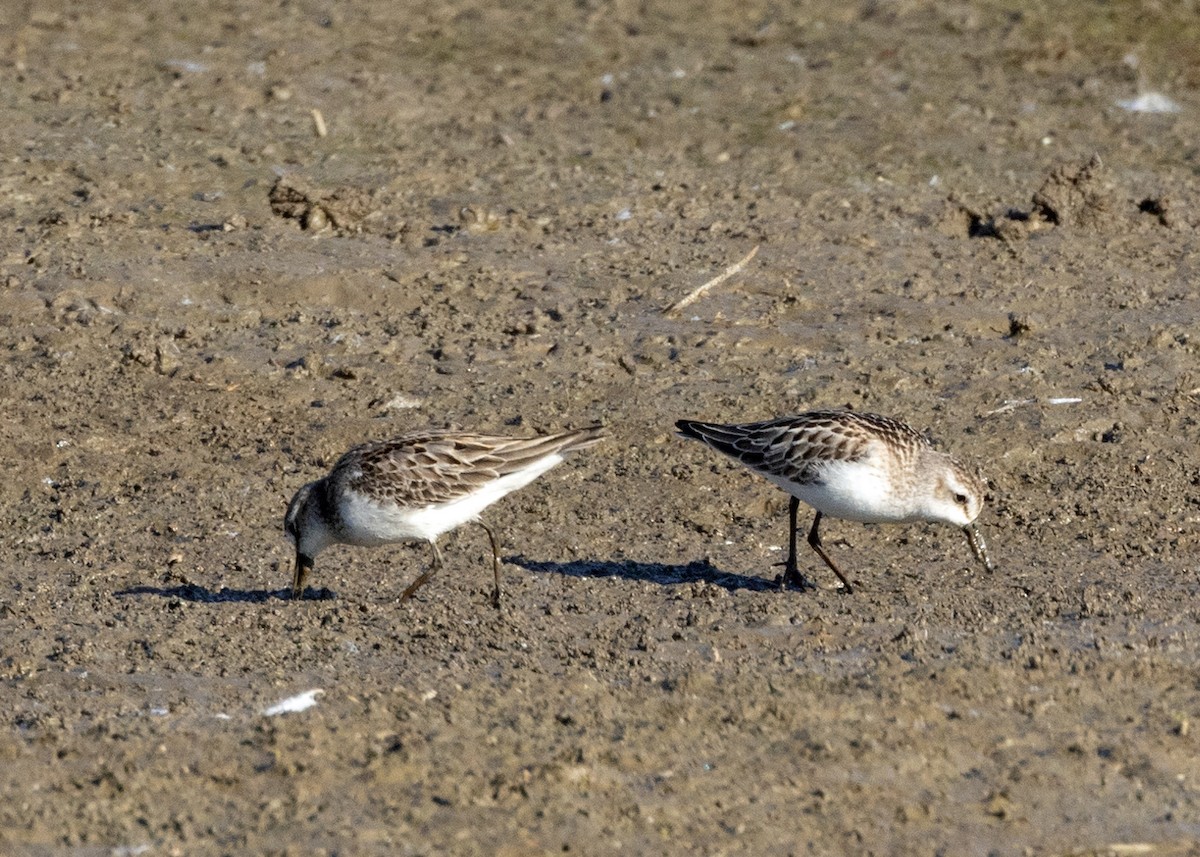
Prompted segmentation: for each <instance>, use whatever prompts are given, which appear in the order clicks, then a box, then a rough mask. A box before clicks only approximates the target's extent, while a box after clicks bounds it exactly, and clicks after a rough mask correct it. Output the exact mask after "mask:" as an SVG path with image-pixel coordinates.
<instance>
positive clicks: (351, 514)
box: [340, 455, 562, 547]
mask: <svg viewBox="0 0 1200 857" xmlns="http://www.w3.org/2000/svg"><path fill="white" fill-rule="evenodd" d="M560 461H562V456H561V455H548V456H546V457H545V458H542V459H539V460H538V461H536V462H534V463H533V464H532V465H531V466H529V467H527V468H525V469H524V470H521V471H519V472H517V473H510V474H508V475H507V476H502V477H500V478H499V479H497V480H496V481H494V482H490V483H488V484H487V485H484V486H482V487H481V488H479V489H478V490H477V491H475V492H473V493H471V494H467V495H466V496H464V497H460V498H458V499H457V500H452V501H450V502H449V503H441V504H437V505H433V506H418V507H411V508H406V507H402V506H397V505H395V504H393V503H386V502H385V503H380V502H377V501H375V500H373V499H371V498H370V497H368V496H367V495H365V494H360V493H358V492H356V491H350V492H347V494H346V497H345V500H344V502H343V503H342V506H341V509H340V512H341V519H342V532H341V534H340V535H341V539H340V540H341V541H343V542H345V543H346V544H351V545H360V546H364V547H371V546H375V545H384V544H389V543H390V542H399V541H408V540H413V539H421V540H424V541H433V540H434V539H436V538H437V537H438V536H440V535H442V534H443V533H447V532H449V531H450V530H453V529H454V528H455V527H458V526H461V525H462V524H465V523H466V522H467V521H474V520H477V519H478V518H479V514H480V512H482V511H483V510H484V509H486V508H487V507H488V506H490V505H492V504H493V503H495V502H496V501H497V500H499V499H500V498H501V497H504V496H505V495H506V494H511V493H512V492H513V491H516V490H517V489H519V488H523V487H524V486H526V485H528V484H529V483H530V482H532V481H533V480H534V479H537V478H538V477H539V476H541V475H542V474H543V473H545V472H546V471H547V470H549V469H550V468H551V467H553V466H554V465H556V464H558V463H559V462H560Z"/></svg>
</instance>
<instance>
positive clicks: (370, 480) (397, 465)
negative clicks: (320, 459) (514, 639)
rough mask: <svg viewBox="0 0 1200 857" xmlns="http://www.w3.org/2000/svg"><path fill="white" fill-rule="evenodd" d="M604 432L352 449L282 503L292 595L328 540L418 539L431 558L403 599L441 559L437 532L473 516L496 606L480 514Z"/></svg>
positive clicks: (456, 436)
mask: <svg viewBox="0 0 1200 857" xmlns="http://www.w3.org/2000/svg"><path fill="white" fill-rule="evenodd" d="M603 437H604V434H603V431H602V429H601V427H600V426H592V427H590V428H585V429H579V430H577V431H567V432H562V433H560V434H552V435H543V436H540V437H515V438H514V437H496V436H492V435H480V434H469V433H464V432H454V431H425V432H420V433H414V434H408V435H404V436H403V437H397V438H393V439H392V440H384V441H377V442H374V443H367V444H363V445H362V446H357V447H355V448H354V449H351V450H350V451H349V452H347V453H346V454H345V455H343V456H342V457H341V458H340V459H338V461H337V463H336V464H334V466H333V469H332V470H331V471H330V472H329V474H328V475H327V476H324V477H323V478H321V479H318V480H316V481H315V482H310V483H308V484H307V485H305V486H304V487H303V488H301V489H300V490H299V491H297V492H296V496H294V497H293V498H292V502H291V503H290V504H289V505H288V510H287V516H286V517H285V518H284V522H283V528H284V530H285V531H286V532H287V534H288V535H289V536H290V537H291V538H292V540H293V541H294V542H295V544H296V565H295V573H294V576H293V578H292V597H293V598H301V597H302V596H303V593H304V581H305V579H306V578H307V576H308V572H309V571H310V570H311V569H312V567H313V561H314V559H315V558H316V556H317V554H318V553H320V552H321V551H322V550H324V549H325V548H327V547H329V546H330V545H334V544H347V545H362V546H368V547H373V546H377V545H385V544H390V543H393V542H399V541H408V540H424V541H427V542H429V545H430V547H431V548H432V549H433V564H432V567H431V568H430V569H429V570H428V571H425V572H423V573H422V574H421V575H420V576H418V577H417V578H416V580H414V581H413V582H412V583H410V584H409V585H408V588H407V589H405V590H404V592H403V593H402V594H401V595H400V601H401V602H403V601H406V600H407V599H409V598H411V597H412V594H413V593H414V592H416V591H417V590H418V589H419V588H420V587H421V586H422V585H423V584H424V583H426V582H427V581H428V580H429V578H430V575H431V574H432V573H433V572H435V571H437V570H439V569H440V568H441V567H442V552H441V551H440V550H439V549H438V546H437V537H438V536H440V535H442V534H443V533H446V532H449V531H450V530H453V529H454V528H455V527H457V526H459V525H460V524H463V523H466V522H468V521H474V522H475V523H477V524H479V525H480V526H481V527H483V529H484V530H485V531H486V532H487V534H488V540H489V541H490V542H491V547H492V571H493V575H494V577H495V588H494V589H493V590H492V604H493V605H494V606H496V607H499V606H500V550H499V547H498V546H497V543H496V536H495V534H494V533H493V532H492V530H491V528H490V527H488V525H487V524H485V523H483V521H481V520H480V519H479V514H480V513H481V512H482V511H483V510H484V509H486V508H487V507H488V506H490V505H491V504H492V503H495V502H496V501H497V500H499V499H500V498H501V497H504V496H505V495H506V494H510V493H511V492H513V491H516V490H517V489H518V488H522V487H524V486H525V485H528V484H529V483H530V482H532V481H533V480H534V479H536V478H537V477H539V476H541V475H542V474H543V473H545V472H546V471H547V470H549V469H550V468H551V467H554V465H556V464H558V463H559V462H561V461H562V460H563V456H564V455H566V454H567V453H569V452H573V451H574V450H577V449H584V448H585V447H589V446H592V445H593V444H595V443H598V442H599V441H600V440H602V439H603Z"/></svg>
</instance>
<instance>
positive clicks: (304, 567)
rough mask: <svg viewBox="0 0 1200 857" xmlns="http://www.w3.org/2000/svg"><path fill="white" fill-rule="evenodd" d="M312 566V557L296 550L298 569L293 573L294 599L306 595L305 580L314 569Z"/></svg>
mask: <svg viewBox="0 0 1200 857" xmlns="http://www.w3.org/2000/svg"><path fill="white" fill-rule="evenodd" d="M312 567H313V559H312V557H311V556H305V555H304V554H302V553H300V551H296V569H295V572H294V573H293V574H292V600H294V601H295V600H299V599H301V598H303V597H304V581H305V579H306V578H307V577H308V573H309V572H310V571H312Z"/></svg>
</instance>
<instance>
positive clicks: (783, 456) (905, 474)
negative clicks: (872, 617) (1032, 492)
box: [675, 410, 994, 592]
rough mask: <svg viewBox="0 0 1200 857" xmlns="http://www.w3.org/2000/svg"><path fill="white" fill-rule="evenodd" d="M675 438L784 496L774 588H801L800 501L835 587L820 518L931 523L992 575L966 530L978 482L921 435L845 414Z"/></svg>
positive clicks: (696, 429)
mask: <svg viewBox="0 0 1200 857" xmlns="http://www.w3.org/2000/svg"><path fill="white" fill-rule="evenodd" d="M675 426H676V428H678V429H679V434H680V437H685V438H692V439H694V440H699V441H701V442H703V443H706V444H708V445H709V446H711V447H712V448H713V449H715V450H718V451H719V452H723V453H725V454H726V455H728V456H730V457H731V458H734V459H736V460H737V461H739V462H741V463H742V464H744V465H746V467H749V468H750V469H751V470H753V471H754V472H755V473H760V474H762V475H763V476H765V477H767V478H768V479H770V480H771V481H772V482H774V483H775V484H776V485H778V486H779V487H780V488H782V489H783V490H784V491H786V492H787V493H789V494H791V495H792V498H791V504H790V506H789V509H788V515H789V519H790V523H791V529H790V531H789V533H788V545H789V547H788V558H787V562H785V563H783V566H784V573H783V577H782V579H781V580H780V586H784V585H787V584H789V583H790V584H794V585H796V586H799V587H804V586H805V585H806V581H805V579H804V576H803V575H802V574H800V571H799V569H797V567H796V513H797V511H798V510H799V508H800V501H804V502H805V503H807V504H808V505H809V506H812V507H813V509H815V510H816V512H817V515H816V517H815V518H813V522H812V528H811V529H810V530H809V531H808V543H809V545H811V546H812V549H813V550H814V551H816V552H817V555H818V556H820V557H821V559H823V560H824V561H825V564H826V565H827V566H829V567H830V568H831V569H833V573H834V574H836V575H837V576H838V579H839V580H840V581H841V582H842V587H843V588H844V590H845V591H846V592H850V591H851V586H850V581H849V580H847V579H846V575H844V574H842V571H841V569H840V568H838V566H837V563H835V562H834V561H833V560H832V559H831V558H830V556H829V554H827V553H825V549H824V547H822V545H821V536H820V534H819V532H818V527H819V526H820V525H821V518H822V516H824V515H828V516H829V517H831V518H843V519H845V520H848V521H859V522H862V523H871V524H881V523H904V522H908V521H940V522H944V523H947V524H954V525H955V526H958V527H961V528H962V530H963V532H965V533H966V534H967V541H968V543H969V544H970V545H971V551H972V552H973V553H974V554H975V556H976V558H978V559H979V561H980V562H981V563H983V566H984V568H986V569H987V570H988V571H992V570H993V568H994V566H993V565H992V561H991V559H989V558H988V553H987V545H986V544H985V543H984V541H983V536H982V535H981V534H980V533H979V530H978V529H977V528H976V527H975V519H976V518H977V517H978V516H979V512H980V510H981V509H982V508H983V497H984V491H985V488H984V484H983V481H982V480H981V479H980V478H979V477H977V476H975V475H974V474H972V473H971V472H969V471H968V470H967V469H966V468H965V467H963V466H962V465H961V464H959V463H958V462H957V461H955V460H954V459H953V458H951V457H950V456H949V455H947V454H946V453H944V452H939V451H938V450H936V449H934V448H933V445H932V444H931V443H930V442H929V439H928V438H926V437H925V435H923V434H920V433H919V432H917V431H915V430H913V429H912V428H910V427H909V426H907V425H905V424H904V423H902V422H899V421H898V420H893V419H889V418H888V417H881V416H879V415H878V414H861V413H857V412H854V411H838V410H830V411H810V412H809V413H805V414H800V415H799V416H794V417H781V418H779V419H775V420H768V421H766V422H759V423H742V424H737V425H720V424H717V423H704V422H696V421H694V420H679V421H678V422H677V423H675Z"/></svg>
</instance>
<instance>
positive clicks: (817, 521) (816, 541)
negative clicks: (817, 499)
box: [808, 512, 854, 595]
mask: <svg viewBox="0 0 1200 857" xmlns="http://www.w3.org/2000/svg"><path fill="white" fill-rule="evenodd" d="M819 526H821V513H820V512H817V516H816V517H815V518H813V525H812V529H811V530H809V531H808V543H809V545H810V546H811V547H812V549H813V550H815V551H816V552H817V554H818V555H819V556H820V557H821V559H823V560H825V564H826V565H827V566H829V567H830V568H832V569H833V573H834V574H836V575H837V576H838V580H840V581H841V582H842V589H843V591H845V592H846V594H847V595H849V594H850V593H851V592H853V591H854V588H853V587H852V586H851V585H850V581H848V580H847V579H846V575H844V574H842V570H841V569H840V568H838V567H837V564H836V563H834V561H833V560H832V559H830V558H829V554H827V553H825V549H824V548H823V547H821V534H820V533H818V532H817V527H819Z"/></svg>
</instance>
